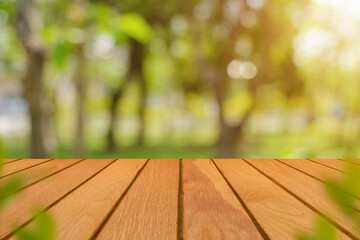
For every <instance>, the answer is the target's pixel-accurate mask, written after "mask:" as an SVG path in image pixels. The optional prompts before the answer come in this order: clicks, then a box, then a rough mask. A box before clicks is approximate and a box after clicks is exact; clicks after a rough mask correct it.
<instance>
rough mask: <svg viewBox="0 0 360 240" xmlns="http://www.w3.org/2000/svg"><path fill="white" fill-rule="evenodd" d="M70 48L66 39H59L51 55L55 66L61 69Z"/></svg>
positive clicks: (69, 52)
mask: <svg viewBox="0 0 360 240" xmlns="http://www.w3.org/2000/svg"><path fill="white" fill-rule="evenodd" d="M71 51H72V48H71V45H70V44H69V43H68V42H67V41H59V42H58V43H57V44H56V46H55V49H54V53H53V57H54V60H55V65H56V67H57V68H59V69H61V68H63V66H64V65H65V63H66V60H67V59H68V57H69V55H70V54H71Z"/></svg>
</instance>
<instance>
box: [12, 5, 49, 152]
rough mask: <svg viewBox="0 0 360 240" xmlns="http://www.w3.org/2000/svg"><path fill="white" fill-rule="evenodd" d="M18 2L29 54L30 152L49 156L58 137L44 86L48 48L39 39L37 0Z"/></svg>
mask: <svg viewBox="0 0 360 240" xmlns="http://www.w3.org/2000/svg"><path fill="white" fill-rule="evenodd" d="M17 6H18V9H17V16H16V23H15V25H16V29H17V33H18V36H19V39H20V41H21V43H22V45H23V47H24V49H25V50H26V54H27V70H26V74H25V77H24V79H23V85H24V94H25V97H26V99H27V101H28V104H29V111H30V121H31V139H30V141H31V143H30V145H31V151H30V152H31V157H33V158H46V157H48V156H49V154H50V153H51V152H52V151H53V150H54V148H55V146H56V140H55V135H54V131H53V128H52V123H51V116H52V105H51V102H50V101H49V99H48V97H47V94H46V91H45V88H44V79H43V68H44V62H45V57H46V50H45V48H44V46H43V45H42V43H41V41H40V39H39V34H40V31H41V27H42V21H41V19H40V16H41V15H40V14H39V12H38V10H37V7H36V2H35V0H19V1H18V3H17Z"/></svg>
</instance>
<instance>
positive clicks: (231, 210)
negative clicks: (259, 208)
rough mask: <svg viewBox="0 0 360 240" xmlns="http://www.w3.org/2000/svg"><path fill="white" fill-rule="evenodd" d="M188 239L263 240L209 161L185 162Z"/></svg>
mask: <svg viewBox="0 0 360 240" xmlns="http://www.w3.org/2000/svg"><path fill="white" fill-rule="evenodd" d="M183 187H184V190H183V191H184V236H185V239H209V240H210V239H262V237H261V235H260V233H259V232H258V230H257V229H256V227H255V225H254V223H253V222H252V221H251V219H250V217H249V216H248V214H247V213H246V211H245V210H244V208H243V207H242V205H241V203H240V202H239V201H238V199H237V198H236V196H235V195H234V194H233V192H232V191H231V189H230V188H229V186H228V185H227V183H226V182H225V180H224V179H223V177H222V176H221V174H220V173H219V172H218V170H217V169H216V167H215V166H214V164H213V163H212V161H211V160H209V159H197V160H183Z"/></svg>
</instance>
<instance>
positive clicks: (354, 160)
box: [334, 159, 360, 165]
mask: <svg viewBox="0 0 360 240" xmlns="http://www.w3.org/2000/svg"><path fill="white" fill-rule="evenodd" d="M334 160H337V161H341V162H350V163H353V164H356V165H360V159H334Z"/></svg>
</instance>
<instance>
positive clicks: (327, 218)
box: [242, 159, 359, 240]
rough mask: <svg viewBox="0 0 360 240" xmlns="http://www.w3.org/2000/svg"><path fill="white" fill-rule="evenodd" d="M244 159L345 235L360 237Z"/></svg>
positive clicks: (356, 238)
mask: <svg viewBox="0 0 360 240" xmlns="http://www.w3.org/2000/svg"><path fill="white" fill-rule="evenodd" d="M242 160H243V161H245V162H246V163H247V164H249V165H250V166H251V167H253V168H254V169H255V170H257V171H258V172H259V173H261V174H262V175H263V176H265V177H266V178H268V179H269V180H270V181H272V182H273V183H275V184H276V185H278V186H279V187H280V188H281V189H283V190H284V191H285V192H287V193H288V194H290V195H291V196H293V197H294V198H296V199H297V200H298V201H300V202H301V203H302V204H304V205H305V206H306V207H308V208H309V209H311V210H312V211H313V212H315V213H316V214H317V215H319V216H321V217H322V218H324V219H325V220H327V221H328V222H329V223H331V224H332V225H334V226H335V227H336V228H338V229H339V230H340V231H341V232H343V233H344V234H345V235H347V236H348V237H350V238H351V239H355V240H358V239H359V238H358V237H356V236H355V235H354V234H352V233H351V232H349V231H348V230H347V229H345V228H344V227H343V226H341V225H340V224H339V223H337V222H336V221H335V220H333V219H332V218H330V217H329V216H327V215H326V214H325V213H323V212H322V211H320V210H319V209H317V208H316V207H314V206H312V205H311V204H309V203H308V202H307V201H305V200H304V199H302V198H301V197H299V196H298V195H297V194H295V193H293V192H292V191H290V190H289V189H288V188H286V187H285V186H284V185H282V184H281V183H280V182H278V181H277V180H276V179H274V178H273V177H271V176H270V175H268V174H266V173H265V172H263V171H262V170H260V169H259V168H258V167H256V166H255V165H253V164H252V163H250V162H249V161H247V160H246V159H242Z"/></svg>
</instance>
